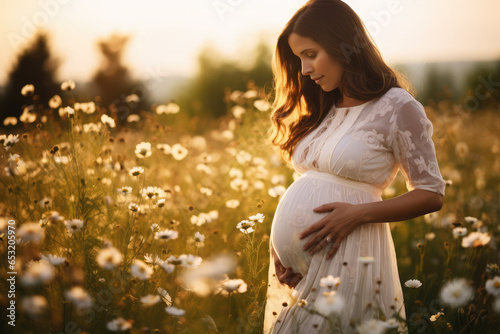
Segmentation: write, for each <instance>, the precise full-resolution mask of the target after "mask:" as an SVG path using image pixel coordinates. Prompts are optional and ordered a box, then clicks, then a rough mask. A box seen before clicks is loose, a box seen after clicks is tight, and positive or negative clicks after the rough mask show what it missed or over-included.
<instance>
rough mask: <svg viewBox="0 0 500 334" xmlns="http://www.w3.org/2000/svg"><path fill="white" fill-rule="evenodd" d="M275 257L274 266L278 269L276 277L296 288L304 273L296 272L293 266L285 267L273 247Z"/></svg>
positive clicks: (282, 282)
mask: <svg viewBox="0 0 500 334" xmlns="http://www.w3.org/2000/svg"><path fill="white" fill-rule="evenodd" d="M273 258H274V267H275V269H276V277H278V280H279V281H280V283H281V284H286V285H288V286H289V287H290V288H294V287H295V286H296V285H297V284H299V282H300V280H301V279H302V275H301V274H300V273H294V272H293V270H292V268H291V267H288V268H285V267H284V266H283V264H282V263H281V261H280V260H279V258H278V255H277V254H276V252H275V251H274V248H273Z"/></svg>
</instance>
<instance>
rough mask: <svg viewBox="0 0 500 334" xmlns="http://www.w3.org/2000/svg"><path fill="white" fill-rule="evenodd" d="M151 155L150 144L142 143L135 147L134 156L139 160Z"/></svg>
mask: <svg viewBox="0 0 500 334" xmlns="http://www.w3.org/2000/svg"><path fill="white" fill-rule="evenodd" d="M151 154H152V152H151V143H147V142H142V143H139V144H137V145H136V146H135V155H136V156H137V157H138V158H140V159H144V158H148V157H150V156H151Z"/></svg>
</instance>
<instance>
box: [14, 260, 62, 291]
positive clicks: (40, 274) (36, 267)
mask: <svg viewBox="0 0 500 334" xmlns="http://www.w3.org/2000/svg"><path fill="white" fill-rule="evenodd" d="M54 276H55V269H54V266H53V265H52V264H50V263H49V262H47V261H43V260H42V261H33V260H32V261H30V262H28V264H27V267H26V271H25V272H24V273H23V274H22V275H21V277H20V281H21V284H22V285H23V286H26V287H32V286H37V285H40V284H43V283H46V282H49V281H51V280H52V279H53V278H54Z"/></svg>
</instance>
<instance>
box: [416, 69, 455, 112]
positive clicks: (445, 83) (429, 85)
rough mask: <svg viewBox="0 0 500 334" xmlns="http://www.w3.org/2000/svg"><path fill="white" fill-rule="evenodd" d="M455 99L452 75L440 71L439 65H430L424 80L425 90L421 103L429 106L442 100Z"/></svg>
mask: <svg viewBox="0 0 500 334" xmlns="http://www.w3.org/2000/svg"><path fill="white" fill-rule="evenodd" d="M419 95H420V94H419ZM454 98H455V97H454V94H453V78H452V76H451V74H450V73H449V72H442V71H439V70H438V65H437V64H431V65H429V67H428V69H427V75H426V78H425V80H424V89H423V91H422V95H420V96H419V100H420V102H421V103H422V104H424V105H427V104H433V103H437V102H439V101H442V100H453V99H454Z"/></svg>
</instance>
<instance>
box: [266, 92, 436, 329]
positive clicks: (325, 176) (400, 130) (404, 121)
mask: <svg viewBox="0 0 500 334" xmlns="http://www.w3.org/2000/svg"><path fill="white" fill-rule="evenodd" d="M432 131H433V127H432V123H431V122H430V121H429V119H428V118H427V116H426V114H425V110H424V108H423V106H422V105H421V104H420V103H419V102H418V101H417V100H415V99H414V98H413V97H412V96H411V95H410V94H409V93H408V92H407V91H406V90H404V89H402V88H391V89H390V90H389V91H387V93H386V94H384V95H383V96H382V97H380V98H378V99H374V100H372V101H369V102H366V103H364V104H362V105H360V106H356V107H344V108H335V106H333V107H332V109H331V110H330V111H329V113H328V115H327V116H326V117H325V118H324V120H323V122H322V124H321V125H320V126H318V127H317V128H316V129H314V130H313V131H311V132H310V133H309V134H308V135H307V136H306V137H304V138H303V139H302V140H301V141H300V142H299V143H298V145H297V146H296V148H295V151H294V153H293V156H292V164H293V167H294V169H295V170H296V171H297V172H298V173H300V174H301V176H300V177H299V178H298V179H297V180H296V181H295V182H293V184H292V185H291V186H290V187H288V189H287V191H286V192H285V194H284V195H283V196H282V198H281V199H280V202H279V203H278V206H277V208H276V212H275V215H274V219H273V223H272V227H271V235H270V243H269V246H270V248H269V250H270V254H271V255H270V266H269V280H268V290H267V300H266V310H265V319H264V328H263V333H265V334H267V333H284V334H287V333H321V328H324V327H323V326H326V323H327V321H325V320H324V318H323V317H321V316H319V315H314V314H311V313H310V312H307V311H306V310H304V307H301V306H300V305H298V303H297V302H298V301H300V300H302V299H304V300H306V301H307V308H313V309H314V308H315V302H316V300H317V297H318V295H319V294H322V293H323V292H325V291H329V289H328V288H326V287H320V285H319V282H320V279H321V278H323V277H326V276H328V275H332V276H334V277H340V281H341V283H340V285H339V286H338V287H337V288H336V289H337V293H338V294H340V295H341V296H342V297H343V299H344V300H345V305H344V307H343V310H342V312H341V314H340V319H341V327H342V333H352V332H353V326H351V325H350V322H351V320H355V321H357V322H358V323H359V322H360V321H363V320H367V319H368V318H373V316H374V314H373V313H370V312H368V310H370V309H369V308H367V305H369V304H371V305H372V306H375V307H380V310H381V311H382V312H383V313H384V314H385V316H386V319H389V318H391V317H392V316H393V315H394V312H397V311H399V315H400V316H401V317H403V318H406V316H405V310H404V304H403V293H402V289H401V283H400V281H399V275H398V268H397V262H396V253H395V250H394V244H393V240H392V236H391V231H390V228H389V224H388V223H372V224H365V225H363V226H361V227H359V228H357V229H356V230H354V231H353V232H352V233H351V234H350V235H349V236H348V237H347V238H346V239H344V240H343V241H342V243H341V244H340V248H339V249H338V251H337V253H336V254H335V256H334V257H333V258H331V259H328V260H326V253H327V251H328V250H329V249H330V248H331V245H329V246H327V247H324V248H323V249H322V250H321V251H319V252H317V253H315V254H314V255H312V256H311V255H309V253H308V252H305V251H303V250H302V246H303V245H304V244H305V243H306V242H307V241H308V240H309V239H310V238H311V237H312V236H313V235H314V234H315V233H313V234H311V235H310V236H308V237H306V238H304V239H303V240H300V239H299V238H298V235H299V234H300V232H302V231H303V230H305V229H306V228H307V227H308V226H309V225H311V224H312V223H314V222H316V221H317V220H319V219H321V218H322V217H324V216H326V215H328V214H329V212H324V213H315V212H314V211H313V209H314V208H316V207H318V206H320V205H322V204H325V203H331V202H346V203H351V204H360V203H368V202H376V201H381V200H382V199H381V193H382V191H383V190H384V189H385V188H386V187H387V186H389V185H390V184H391V183H392V181H393V180H394V178H395V176H396V174H397V172H398V170H401V172H402V173H403V175H404V177H405V178H406V181H407V188H408V190H412V189H425V190H428V191H432V192H436V193H440V194H443V195H444V190H445V181H444V180H443V178H442V176H441V173H440V171H439V166H438V163H437V161H436V154H435V148H434V144H433V142H432ZM273 248H274V250H275V252H276V253H277V255H278V257H279V259H280V261H281V263H282V264H283V265H284V266H285V267H291V268H292V269H293V271H294V272H299V273H300V274H302V276H303V278H302V280H301V281H300V282H299V284H298V285H297V286H296V287H295V288H294V289H290V288H288V286H286V285H282V284H280V282H279V281H278V279H277V277H276V275H275V267H274V260H273V256H272V249H273ZM359 257H373V258H374V263H373V264H369V265H368V266H367V267H365V268H366V271H365V273H364V274H361V264H359V263H358V258H359ZM363 277H364V279H363ZM375 290H378V291H379V293H376V291H375ZM284 303H286V304H284ZM328 332H329V333H330V332H333V331H331V330H330V331H328Z"/></svg>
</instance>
